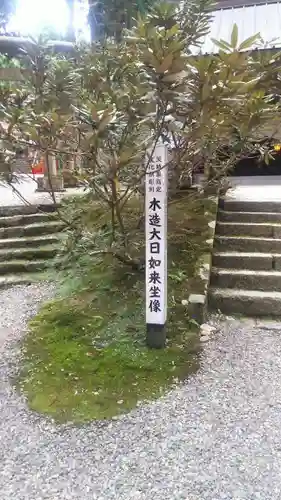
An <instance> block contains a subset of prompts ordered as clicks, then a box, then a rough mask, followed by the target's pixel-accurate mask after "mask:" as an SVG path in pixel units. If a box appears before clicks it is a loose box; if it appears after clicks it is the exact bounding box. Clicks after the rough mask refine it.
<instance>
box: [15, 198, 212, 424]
mask: <svg viewBox="0 0 281 500" xmlns="http://www.w3.org/2000/svg"><path fill="white" fill-rule="evenodd" d="M140 208H141V207H140V206H139V203H138V204H136V205H135V204H131V205H130V206H129V207H128V210H129V214H128V224H130V227H132V228H135V227H137V222H138V219H139V214H140V213H142V212H140ZM213 208H214V203H213V202H212V201H211V200H204V199H201V198H200V197H197V196H195V198H193V197H192V198H191V197H185V196H180V197H179V199H177V200H174V201H173V202H172V203H171V205H170V207H169V230H168V235H169V251H168V260H169V263H168V270H169V271H168V291H169V300H168V304H169V307H168V327H167V337H168V343H167V348H166V349H164V350H163V349H162V350H159V351H155V350H151V349H148V348H147V347H146V345H145V318H144V303H145V297H144V282H145V277H144V269H142V270H140V271H135V270H133V269H132V268H131V267H130V266H124V265H123V264H120V262H118V261H117V260H115V259H113V258H112V257H111V256H108V255H107V256H102V258H94V257H93V256H92V254H91V252H92V250H93V246H91V245H90V247H87V248H86V251H85V249H84V248H83V247H82V246H81V244H80V243H81V238H79V239H78V242H77V243H76V244H75V245H74V248H73V249H72V253H71V254H69V252H68V253H67V254H66V256H65V257H66V260H67V262H68V263H70V265H69V279H68V280H67V281H66V283H65V290H64V293H63V296H62V298H58V299H56V300H55V301H54V302H53V303H50V304H48V305H47V306H46V307H44V308H43V309H42V311H40V313H39V315H38V316H37V317H36V318H35V319H34V321H33V322H32V324H31V329H30V333H29V335H28V336H27V338H26V340H25V341H24V344H23V345H24V349H25V353H24V361H23V369H22V371H21V374H20V385H21V388H22V390H23V391H24V393H25V394H26V396H27V398H28V401H29V405H30V407H31V408H32V409H34V410H36V411H38V412H40V413H44V414H48V415H51V416H52V417H54V418H55V419H56V420H58V421H60V422H67V421H69V420H70V421H72V422H76V423H77V422H78V423H81V422H86V421H89V420H93V419H96V420H100V419H104V418H108V417H113V416H115V415H119V414H121V413H124V412H126V411H128V410H131V409H132V408H135V406H136V404H137V403H138V402H140V401H143V400H148V399H153V398H155V397H158V396H159V395H162V394H163V393H164V391H166V390H167V388H169V387H170V386H171V385H172V384H173V383H174V381H175V380H183V379H185V378H186V377H187V376H188V375H189V374H190V373H192V372H194V371H195V370H196V369H197V368H198V356H196V354H197V353H198V350H199V337H198V334H197V332H196V331H195V330H194V325H193V324H192V323H191V322H190V319H189V317H188V309H187V306H186V303H187V300H186V299H187V298H188V296H189V293H191V292H192V293H204V287H205V282H204V281H203V280H202V278H201V277H200V276H199V275H198V269H197V268H198V267H199V265H198V259H199V257H201V256H202V255H204V254H205V253H206V252H209V244H208V243H206V240H207V239H208V237H209V227H208V220H212V219H213V218H214V215H212V213H211V212H212V209H213ZM206 210H208V211H209V212H210V213H209V215H206ZM88 214H89V210H87V211H86V216H87V217H88ZM90 215H91V220H89V221H87V223H88V227H89V231H91V234H95V233H97V234H100V233H99V231H101V228H102V227H103V226H104V225H105V223H106V221H107V218H108V217H110V213H108V211H105V210H104V207H99V206H97V207H96V209H95V211H94V212H93V213H90ZM93 219H94V220H93ZM84 223H85V221H84V222H83V223H81V225H83V227H84ZM135 231H136V236H135V239H134V242H135V245H134V248H133V249H132V251H135V253H132V255H133V257H134V258H138V259H139V258H140V257H141V256H143V255H144V249H143V246H144V241H143V240H144V234H143V233H144V231H143V228H139V229H137V230H135ZM94 250H95V247H94ZM207 255H208V254H207ZM70 258H71V260H70V261H69V259H70Z"/></svg>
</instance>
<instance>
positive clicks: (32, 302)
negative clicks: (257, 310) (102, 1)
mask: <svg viewBox="0 0 281 500" xmlns="http://www.w3.org/2000/svg"><path fill="white" fill-rule="evenodd" d="M53 293H54V290H53V288H52V287H51V286H50V285H47V284H40V285H31V286H29V287H16V288H13V289H10V290H5V291H1V292H0V328H1V339H0V351H1V356H0V441H1V448H0V470H1V474H0V489H1V495H0V497H1V498H3V499H5V500H56V499H59V500H80V499H82V498H83V500H136V499H138V500H257V499H261V500H279V499H280V498H281V433H280V428H281V377H280V373H281V336H280V332H278V331H277V330H276V329H275V328H274V329H272V330H266V331H265V330H264V329H259V328H258V327H257V326H253V325H251V323H244V322H241V323H239V321H237V322H234V323H233V322H223V321H221V322H220V323H218V328H217V329H216V335H215V336H214V338H213V341H212V342H210V343H206V345H205V346H204V351H203V353H202V354H201V366H200V369H199V370H198V372H197V373H196V374H194V375H192V376H191V377H190V378H189V380H187V381H186V382H185V383H181V384H180V385H178V386H176V387H175V388H174V389H173V390H171V391H170V392H169V393H167V394H166V395H165V396H163V397H162V398H160V399H158V400H157V401H154V402H150V403H147V404H144V403H142V404H140V405H138V407H137V409H136V410H134V411H133V412H131V413H130V414H128V415H124V416H123V417H122V418H120V419H119V418H118V419H117V420H112V421H111V422H93V423H91V424H88V425H81V426H78V427H76V426H74V425H73V424H71V423H69V424H66V425H58V424H55V423H54V422H53V421H52V420H51V419H48V418H43V417H41V416H39V415H37V414H35V413H33V412H31V411H30V410H28V409H27V407H26V404H25V401H24V399H23V398H22V397H20V396H19V395H18V394H17V393H16V391H15V390H14V389H13V388H12V386H11V382H10V379H9V376H10V375H11V374H12V375H13V374H14V373H15V372H16V370H17V366H18V364H19V363H20V350H19V347H18V341H19V340H20V339H21V338H22V335H24V333H25V331H26V325H27V321H28V318H29V317H30V316H32V315H33V314H35V312H36V310H37V309H38V306H39V303H40V302H41V301H42V300H46V299H48V298H50V297H51V296H52V294H53ZM62 376H63V375H62Z"/></svg>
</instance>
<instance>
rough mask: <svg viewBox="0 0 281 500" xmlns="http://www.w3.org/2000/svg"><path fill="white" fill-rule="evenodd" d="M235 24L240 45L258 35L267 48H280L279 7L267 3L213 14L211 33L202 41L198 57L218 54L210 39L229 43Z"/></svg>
mask: <svg viewBox="0 0 281 500" xmlns="http://www.w3.org/2000/svg"><path fill="white" fill-rule="evenodd" d="M220 5H222V2H221V4H220ZM235 23H236V24H237V26H238V37H239V41H240V42H243V41H244V40H246V39H247V38H249V37H251V36H253V35H255V34H256V33H260V35H261V37H262V39H263V40H264V41H265V42H266V43H267V44H268V46H270V47H281V3H279V2H275V3H272V2H269V3H264V4H255V5H250V6H243V7H234V8H233V7H232V8H224V9H219V10H215V11H214V12H213V19H212V21H211V30H210V33H209V34H208V35H207V36H206V37H205V38H204V40H203V44H202V47H201V49H200V53H203V54H207V53H213V52H217V51H218V49H217V47H216V45H215V44H214V43H213V42H212V38H214V39H217V40H225V41H230V36H231V32H232V29H233V25H234V24H235Z"/></svg>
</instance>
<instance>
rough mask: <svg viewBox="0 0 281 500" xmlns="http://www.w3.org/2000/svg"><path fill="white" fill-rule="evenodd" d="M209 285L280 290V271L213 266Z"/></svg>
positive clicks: (240, 288) (241, 288)
mask: <svg viewBox="0 0 281 500" xmlns="http://www.w3.org/2000/svg"><path fill="white" fill-rule="evenodd" d="M211 286H215V287H217V288H237V289H239V290H262V291H277V292H281V271H258V270H250V269H218V268H213V269H212V274H211Z"/></svg>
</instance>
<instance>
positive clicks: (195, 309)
mask: <svg viewBox="0 0 281 500" xmlns="http://www.w3.org/2000/svg"><path fill="white" fill-rule="evenodd" d="M206 309H207V297H206V295H203V294H200V295H199V294H191V295H190V296H189V298H188V315H189V317H190V318H191V319H194V320H195V321H196V322H197V323H198V324H199V325H202V324H203V323H205V319H206Z"/></svg>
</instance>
